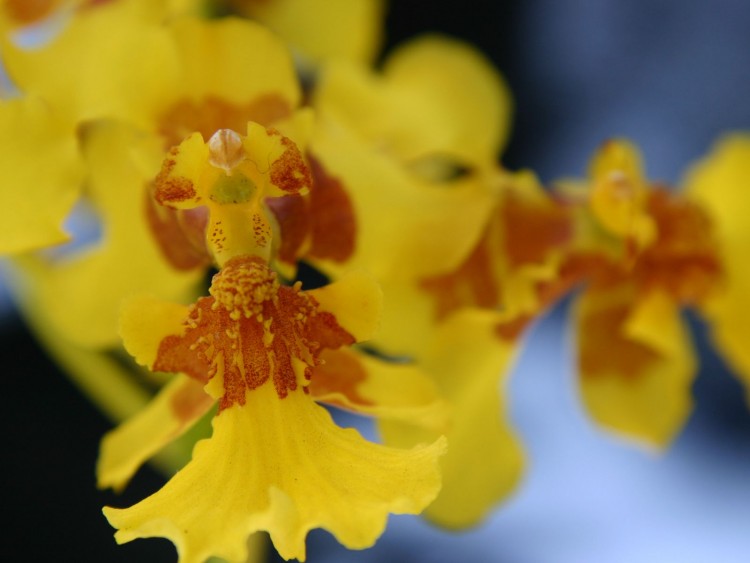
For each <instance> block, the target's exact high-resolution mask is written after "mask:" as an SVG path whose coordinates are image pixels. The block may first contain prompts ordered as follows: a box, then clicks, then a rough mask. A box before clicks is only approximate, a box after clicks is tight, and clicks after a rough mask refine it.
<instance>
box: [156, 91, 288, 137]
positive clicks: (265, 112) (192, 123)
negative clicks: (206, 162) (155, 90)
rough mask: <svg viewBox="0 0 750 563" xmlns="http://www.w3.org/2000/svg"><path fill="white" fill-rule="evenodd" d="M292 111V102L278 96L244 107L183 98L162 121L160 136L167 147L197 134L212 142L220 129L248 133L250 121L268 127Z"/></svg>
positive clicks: (213, 99)
mask: <svg viewBox="0 0 750 563" xmlns="http://www.w3.org/2000/svg"><path fill="white" fill-rule="evenodd" d="M291 112H292V108H291V107H290V106H289V103H288V102H287V101H285V100H284V99H283V98H281V97H280V96H278V95H274V94H266V95H263V96H259V97H258V98H256V99H254V100H251V101H250V102H248V103H246V104H244V105H238V104H233V103H231V102H227V101H225V100H222V99H221V98H218V97H216V96H207V97H206V98H204V99H202V100H201V101H199V102H196V101H193V100H188V99H182V100H179V101H178V102H176V103H174V104H173V105H172V106H170V107H169V108H167V110H166V111H164V113H163V114H162V115H161V117H160V118H159V119H158V122H159V133H160V134H161V135H162V137H163V138H164V146H165V147H171V146H173V145H178V144H180V143H181V142H182V140H183V139H185V138H186V137H187V136H189V135H191V134H192V133H194V132H196V131H197V132H199V133H200V134H201V135H203V138H204V139H208V138H210V137H211V136H212V135H213V134H214V133H215V132H216V131H218V130H219V129H232V130H234V131H244V130H245V129H246V128H247V122H248V121H255V122H256V123H260V124H261V125H263V126H268V125H270V124H271V123H273V122H275V121H277V120H280V119H283V118H285V117H287V116H289V115H290V114H291Z"/></svg>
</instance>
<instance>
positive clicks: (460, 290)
mask: <svg viewBox="0 0 750 563" xmlns="http://www.w3.org/2000/svg"><path fill="white" fill-rule="evenodd" d="M493 260H494V258H493V256H492V251H491V249H490V245H489V243H488V240H487V237H486V236H485V237H482V239H480V241H479V244H477V245H476V246H475V247H474V250H473V251H472V252H471V254H470V255H469V256H468V257H467V258H466V260H464V262H463V263H462V264H461V265H460V266H459V267H458V268H457V269H456V270H455V271H453V272H450V273H448V274H442V275H439V276H434V277H429V278H425V279H423V280H422V281H421V282H420V285H421V287H422V288H423V289H424V290H425V291H427V292H428V293H431V294H432V296H433V298H434V300H435V306H436V314H437V317H438V319H442V318H444V317H445V316H447V315H448V314H449V313H450V312H452V311H454V310H456V309H458V308H460V307H464V306H477V307H483V308H493V307H496V306H497V304H498V303H499V301H500V284H499V282H498V280H497V279H496V277H495V273H494V270H493V265H492V264H493Z"/></svg>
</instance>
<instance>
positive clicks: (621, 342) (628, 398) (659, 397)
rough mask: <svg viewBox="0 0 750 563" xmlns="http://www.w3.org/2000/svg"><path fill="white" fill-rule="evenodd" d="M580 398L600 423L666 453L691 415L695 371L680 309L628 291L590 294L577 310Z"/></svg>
mask: <svg viewBox="0 0 750 563" xmlns="http://www.w3.org/2000/svg"><path fill="white" fill-rule="evenodd" d="M575 320H576V325H577V334H578V350H579V363H580V370H581V382H580V385H581V392H582V394H583V400H584V404H585V406H586V408H587V409H588V410H589V412H590V413H591V415H592V416H593V417H594V419H595V420H596V421H597V422H599V423H600V424H602V425H604V426H606V427H607V428H610V429H612V430H614V431H615V432H618V433H620V434H623V435H625V436H627V437H630V438H633V439H636V440H639V441H641V442H645V443H646V444H648V445H652V446H656V447H664V446H666V445H667V444H668V443H669V442H670V441H671V440H672V438H673V437H674V436H675V434H676V433H677V432H679V430H680V429H681V428H682V426H683V425H684V423H685V420H686V419H687V417H688V415H689V414H690V411H691V409H692V398H691V394H690V389H691V385H692V382H693V378H694V376H695V371H696V365H695V358H694V356H693V351H692V342H691V340H690V336H689V333H688V330H687V328H686V326H685V325H684V322H683V320H682V318H681V317H680V311H679V308H678V306H677V305H676V303H675V302H674V301H673V300H672V299H671V298H670V297H669V296H668V295H667V294H665V293H662V292H659V291H651V292H649V293H647V294H645V295H639V296H634V295H633V293H632V291H630V290H629V288H628V287H623V288H618V289H616V290H613V291H608V292H604V291H597V292H594V291H589V292H586V293H584V294H583V295H582V296H581V297H580V299H579V300H578V302H577V304H576V308H575Z"/></svg>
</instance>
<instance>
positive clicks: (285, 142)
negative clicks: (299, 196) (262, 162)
mask: <svg viewBox="0 0 750 563" xmlns="http://www.w3.org/2000/svg"><path fill="white" fill-rule="evenodd" d="M267 131H268V134H269V135H278V136H279V137H280V138H281V139H280V140H281V144H282V146H283V147H284V152H283V153H281V156H279V158H277V159H276V160H275V161H274V162H273V163H272V164H271V183H272V184H273V185H274V186H276V187H277V188H279V189H280V190H282V191H284V192H286V193H288V194H296V193H299V192H300V191H301V190H303V189H305V188H309V187H310V186H311V185H312V177H311V176H310V169H309V168H308V167H307V164H305V160H304V159H303V158H302V153H301V152H300V150H299V148H298V147H297V145H296V144H295V143H294V141H292V140H291V139H288V138H287V137H284V136H283V135H282V134H281V133H279V132H278V131H277V130H276V129H273V128H269V129H267Z"/></svg>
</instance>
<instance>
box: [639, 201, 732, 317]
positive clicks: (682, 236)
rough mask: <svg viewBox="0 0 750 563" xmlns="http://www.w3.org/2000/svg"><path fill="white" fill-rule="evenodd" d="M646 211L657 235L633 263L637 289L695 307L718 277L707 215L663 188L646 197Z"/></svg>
mask: <svg viewBox="0 0 750 563" xmlns="http://www.w3.org/2000/svg"><path fill="white" fill-rule="evenodd" d="M647 209H648V212H649V214H650V215H651V216H652V217H653V218H654V220H655V222H656V227H657V233H658V234H657V237H656V240H655V241H654V242H653V244H651V245H650V246H649V247H647V248H646V249H644V250H643V252H642V253H641V254H640V256H639V257H638V262H637V263H636V267H635V272H634V275H635V276H636V277H637V279H638V281H639V285H640V289H641V290H645V291H649V290H651V289H653V288H659V289H661V290H662V291H666V292H667V293H669V294H670V295H672V296H673V297H674V298H675V299H676V300H677V301H678V302H680V303H682V304H695V303H696V302H698V301H700V300H701V299H702V298H704V297H705V296H706V295H707V294H708V293H709V291H710V290H711V289H712V288H713V287H714V285H715V284H716V282H717V280H718V279H719V278H720V276H721V262H720V259H719V256H718V248H717V246H716V241H715V240H714V234H713V229H712V225H711V222H710V220H709V218H708V216H707V215H706V213H705V211H704V210H703V209H702V208H700V207H698V206H697V205H696V204H695V203H693V202H691V201H689V200H687V199H685V198H684V197H681V196H679V195H676V194H671V193H670V192H668V191H666V190H664V189H655V190H653V191H652V192H651V193H650V194H649V199H648V202H647Z"/></svg>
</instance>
